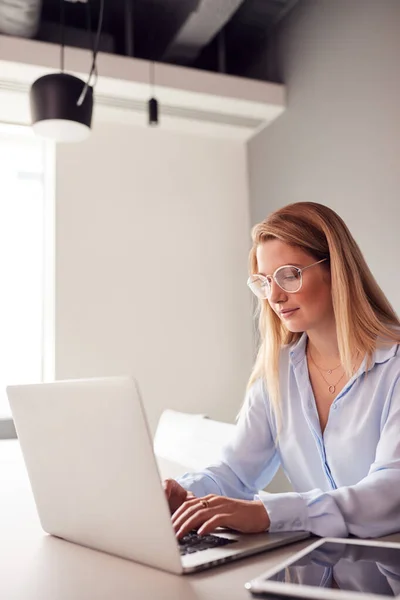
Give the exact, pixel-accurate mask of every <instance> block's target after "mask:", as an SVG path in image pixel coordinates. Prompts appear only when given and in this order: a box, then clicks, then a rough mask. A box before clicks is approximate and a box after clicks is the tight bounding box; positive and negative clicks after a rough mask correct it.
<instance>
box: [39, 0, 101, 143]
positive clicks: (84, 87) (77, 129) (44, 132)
mask: <svg viewBox="0 0 400 600" xmlns="http://www.w3.org/2000/svg"><path fill="white" fill-rule="evenodd" d="M89 1H90V0H88V2H87V9H88V15H89V14H90V6H89ZM64 2H65V0H60V29H61V57H60V58H61V61H60V62H61V65H60V66H61V72H60V73H51V74H50V75H44V76H43V77H40V78H39V79H37V80H36V81H35V82H34V83H33V84H32V87H31V89H30V94H29V96H30V106H31V116H32V128H33V130H34V132H35V133H36V134H37V135H39V136H41V137H45V138H48V139H52V140H53V141H56V142H80V141H83V140H85V139H86V138H87V137H88V136H89V135H90V128H91V124H92V113H93V86H92V85H90V83H91V79H92V76H93V74H95V75H97V66H96V58H97V53H98V48H99V42H100V34H101V27H102V22H103V15H104V0H100V12H99V19H98V27H97V33H96V39H95V41H94V44H93V58H92V66H91V69H90V73H89V77H88V80H87V82H86V83H85V82H84V81H82V79H79V78H78V77H75V76H74V75H70V74H68V73H64V21H65V20H64ZM89 28H90V26H89ZM90 29H91V28H90Z"/></svg>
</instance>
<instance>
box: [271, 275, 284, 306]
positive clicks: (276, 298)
mask: <svg viewBox="0 0 400 600" xmlns="http://www.w3.org/2000/svg"><path fill="white" fill-rule="evenodd" d="M271 279H272V278H271ZM270 286H271V295H270V297H269V301H270V303H271V304H279V303H282V302H285V300H287V294H286V292H285V291H284V290H283V289H282V288H281V287H279V285H278V284H277V283H276V281H275V280H274V279H272V281H271V282H270Z"/></svg>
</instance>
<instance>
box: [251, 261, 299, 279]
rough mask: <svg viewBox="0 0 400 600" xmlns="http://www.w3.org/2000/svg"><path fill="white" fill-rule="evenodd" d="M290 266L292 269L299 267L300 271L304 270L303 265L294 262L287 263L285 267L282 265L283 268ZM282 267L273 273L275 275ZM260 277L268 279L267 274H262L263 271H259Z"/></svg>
mask: <svg viewBox="0 0 400 600" xmlns="http://www.w3.org/2000/svg"><path fill="white" fill-rule="evenodd" d="M288 266H291V267H299V269H302V268H303V265H301V264H300V263H294V262H293V263H286V264H285V265H281V267H288ZM281 267H277V268H276V269H275V270H274V271H273V273H275V271H277V270H278V269H280V268H281ZM258 275H262V276H263V277H267V276H266V274H265V273H261V271H258Z"/></svg>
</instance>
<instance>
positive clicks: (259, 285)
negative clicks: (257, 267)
mask: <svg viewBox="0 0 400 600" xmlns="http://www.w3.org/2000/svg"><path fill="white" fill-rule="evenodd" d="M247 285H248V286H249V288H250V289H251V291H252V292H253V294H255V295H256V296H257V298H261V300H265V298H268V296H269V290H270V286H269V283H268V279H265V277H260V276H259V275H251V277H249V279H248V281H247Z"/></svg>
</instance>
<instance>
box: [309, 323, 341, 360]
mask: <svg viewBox="0 0 400 600" xmlns="http://www.w3.org/2000/svg"><path fill="white" fill-rule="evenodd" d="M307 336H308V347H309V349H310V351H311V354H312V356H313V357H315V358H316V359H320V360H323V361H330V360H333V361H335V360H340V354H339V347H338V340H337V335H336V324H335V323H333V324H332V325H331V326H330V327H329V328H326V327H324V330H323V331H317V330H312V331H307Z"/></svg>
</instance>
